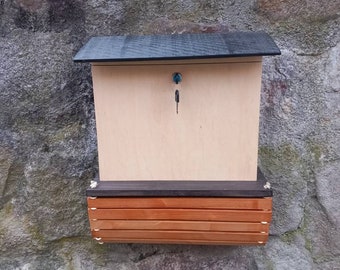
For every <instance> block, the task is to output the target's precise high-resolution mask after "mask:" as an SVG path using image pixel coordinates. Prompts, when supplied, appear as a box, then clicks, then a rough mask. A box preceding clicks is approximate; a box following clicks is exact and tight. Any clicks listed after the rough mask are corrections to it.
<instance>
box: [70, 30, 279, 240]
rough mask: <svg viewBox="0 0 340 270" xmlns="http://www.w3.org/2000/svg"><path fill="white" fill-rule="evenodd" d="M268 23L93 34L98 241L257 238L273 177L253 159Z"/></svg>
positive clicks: (91, 200)
mask: <svg viewBox="0 0 340 270" xmlns="http://www.w3.org/2000/svg"><path fill="white" fill-rule="evenodd" d="M277 54H280V50H279V49H278V47H277V46H276V45H275V43H274V42H273V40H272V39H271V38H270V37H269V36H268V35H267V34H266V33H264V32H251V33H246V32H235V33H232V32H231V33H225V34H215V33H214V34H183V35H155V36H107V37H93V38H91V39H90V40H89V42H88V43H87V44H86V45H85V46H84V47H83V48H82V49H81V50H80V51H79V52H78V53H77V55H76V56H75V57H74V61H76V62H91V66H92V80H93V91H94V102H95V115H96V127H97V139H98V159H99V181H97V182H93V183H92V185H91V187H90V188H89V189H88V190H87V196H88V206H89V208H88V209H89V210H88V211H89V219H90V225H91V230H92V236H93V237H94V238H95V239H96V240H97V241H98V242H100V243H102V242H121V243H123V242H127V243H140V242H141V243H177V244H178V243H183V244H264V243H265V242H266V241H267V238H268V228H269V223H270V220H271V209H272V206H271V202H272V200H271V196H272V191H271V189H270V186H269V185H268V184H266V181H265V180H264V177H263V175H262V173H261V172H260V171H259V169H258V166H257V155H258V137H259V132H258V130H259V108H260V92H261V74H262V56H266V55H277Z"/></svg>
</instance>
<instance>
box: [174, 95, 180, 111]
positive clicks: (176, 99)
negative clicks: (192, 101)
mask: <svg viewBox="0 0 340 270" xmlns="http://www.w3.org/2000/svg"><path fill="white" fill-rule="evenodd" d="M175 101H176V113H177V114H178V103H179V91H178V90H176V91H175Z"/></svg>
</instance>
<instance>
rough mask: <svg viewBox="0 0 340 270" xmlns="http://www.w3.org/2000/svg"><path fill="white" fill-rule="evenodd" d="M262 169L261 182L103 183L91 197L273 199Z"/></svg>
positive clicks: (91, 192) (90, 194) (88, 194)
mask: <svg viewBox="0 0 340 270" xmlns="http://www.w3.org/2000/svg"><path fill="white" fill-rule="evenodd" d="M265 183H266V180H265V178H264V176H263V174H262V172H261V171H260V170H258V175H257V181H99V182H98V185H97V187H96V188H89V189H87V190H86V195H87V196H91V197H233V198H237V197H242V198H261V197H272V196H273V193H272V190H271V189H265V188H264V185H265Z"/></svg>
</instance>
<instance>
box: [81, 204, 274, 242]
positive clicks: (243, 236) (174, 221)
mask: <svg viewBox="0 0 340 270" xmlns="http://www.w3.org/2000/svg"><path fill="white" fill-rule="evenodd" d="M87 202H88V214H89V219H90V226H91V233H92V237H93V238H94V239H95V240H96V241H98V242H100V243H103V242H116V243H162V244H166V243H168V244H213V245H263V244H265V243H266V242H267V240H268V232H269V224H270V221H271V217H272V198H271V197H263V198H216V197H214V198H207V197H173V198H171V197H152V198H148V197H112V198H109V197H88V199H87Z"/></svg>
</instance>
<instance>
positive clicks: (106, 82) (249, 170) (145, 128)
mask: <svg viewBox="0 0 340 270" xmlns="http://www.w3.org/2000/svg"><path fill="white" fill-rule="evenodd" d="M255 59H256V61H255V60H254V61H252V62H242V61H240V62H237V61H235V60H233V62H228V61H227V60H226V62H225V63H223V62H222V63H221V61H219V63H191V64H190V63H187V64H182V63H181V64H172V62H171V61H169V62H164V63H163V64H162V63H156V64H152V62H150V63H151V64H147V65H137V64H130V65H113V64H112V65H111V64H100V65H96V64H93V66H92V72H93V86H94V98H95V111H96V122H97V123H96V125H97V135H98V152H99V153H98V154H99V172H100V180H102V181H105V180H111V181H114V180H223V181H228V180H248V181H249V180H250V181H252V180H253V181H256V173H257V149H258V125H259V102H260V89H261V61H260V58H255ZM175 72H179V73H181V74H182V81H181V82H180V83H179V84H175V83H174V82H173V80H172V79H173V73H175ZM176 90H179V98H180V100H179V104H178V113H177V112H176V102H175V91H176Z"/></svg>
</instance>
